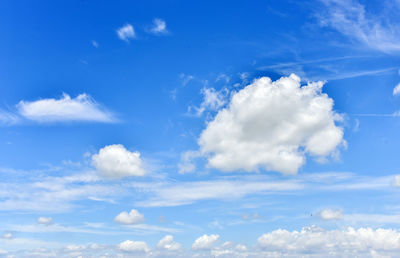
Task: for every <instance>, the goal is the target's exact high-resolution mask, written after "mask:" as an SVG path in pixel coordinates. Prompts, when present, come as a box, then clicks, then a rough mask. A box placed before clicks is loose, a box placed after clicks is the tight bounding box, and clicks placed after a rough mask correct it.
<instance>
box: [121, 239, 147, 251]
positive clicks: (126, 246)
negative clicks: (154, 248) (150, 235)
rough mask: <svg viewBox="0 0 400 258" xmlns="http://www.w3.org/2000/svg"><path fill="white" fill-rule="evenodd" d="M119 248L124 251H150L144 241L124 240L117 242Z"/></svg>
mask: <svg viewBox="0 0 400 258" xmlns="http://www.w3.org/2000/svg"><path fill="white" fill-rule="evenodd" d="M119 249H120V250H122V251H125V252H148V251H150V249H149V247H148V246H147V244H146V242H143V241H131V240H126V241H124V242H122V243H120V244H119Z"/></svg>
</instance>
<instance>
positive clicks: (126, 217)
mask: <svg viewBox="0 0 400 258" xmlns="http://www.w3.org/2000/svg"><path fill="white" fill-rule="evenodd" d="M114 221H115V222H118V223H120V224H125V225H130V224H137V223H140V222H143V221H144V215H143V214H141V213H139V212H138V211H137V210H135V209H132V210H131V211H130V212H129V213H128V212H126V211H123V212H121V213H120V214H118V215H117V216H116V217H115V219H114Z"/></svg>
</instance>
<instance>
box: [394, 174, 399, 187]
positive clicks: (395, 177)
mask: <svg viewBox="0 0 400 258" xmlns="http://www.w3.org/2000/svg"><path fill="white" fill-rule="evenodd" d="M393 185H394V186H395V187H400V175H395V176H394V182H393Z"/></svg>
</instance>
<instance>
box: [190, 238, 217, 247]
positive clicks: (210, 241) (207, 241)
mask: <svg viewBox="0 0 400 258" xmlns="http://www.w3.org/2000/svg"><path fill="white" fill-rule="evenodd" d="M218 239H219V235H203V236H201V237H199V238H197V239H196V240H195V241H194V242H193V244H192V249H193V250H209V249H211V248H212V247H213V246H214V245H215V244H216V243H217V241H218Z"/></svg>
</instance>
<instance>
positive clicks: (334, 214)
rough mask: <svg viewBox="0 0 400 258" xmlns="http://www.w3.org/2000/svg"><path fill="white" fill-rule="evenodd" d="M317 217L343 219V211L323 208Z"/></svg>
mask: <svg viewBox="0 0 400 258" xmlns="http://www.w3.org/2000/svg"><path fill="white" fill-rule="evenodd" d="M319 217H320V218H321V219H324V220H335V219H336V220H339V219H343V212H342V211H341V210H332V209H324V210H322V211H320V213H319Z"/></svg>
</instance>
